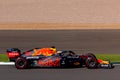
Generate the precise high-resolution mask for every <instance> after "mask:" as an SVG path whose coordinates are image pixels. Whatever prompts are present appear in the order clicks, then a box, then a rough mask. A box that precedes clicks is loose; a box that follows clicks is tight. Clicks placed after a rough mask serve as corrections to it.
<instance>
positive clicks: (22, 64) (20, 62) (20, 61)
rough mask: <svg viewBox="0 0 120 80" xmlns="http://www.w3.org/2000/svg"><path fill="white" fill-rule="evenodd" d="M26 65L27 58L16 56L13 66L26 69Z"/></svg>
mask: <svg viewBox="0 0 120 80" xmlns="http://www.w3.org/2000/svg"><path fill="white" fill-rule="evenodd" d="M27 66H28V63H27V60H26V59H25V58H17V59H16V61H15V67H16V68H17V69H26V68H27Z"/></svg>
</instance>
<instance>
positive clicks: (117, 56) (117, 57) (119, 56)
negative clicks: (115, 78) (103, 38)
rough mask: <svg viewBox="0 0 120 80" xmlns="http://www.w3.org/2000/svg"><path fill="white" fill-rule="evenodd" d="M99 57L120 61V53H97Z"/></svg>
mask: <svg viewBox="0 0 120 80" xmlns="http://www.w3.org/2000/svg"><path fill="white" fill-rule="evenodd" d="M95 55H96V57H97V58H98V59H103V60H110V61H111V62H120V54H95Z"/></svg>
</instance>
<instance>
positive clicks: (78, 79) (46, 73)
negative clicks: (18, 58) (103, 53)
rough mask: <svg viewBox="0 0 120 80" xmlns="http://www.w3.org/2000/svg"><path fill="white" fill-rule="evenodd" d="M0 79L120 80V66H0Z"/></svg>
mask: <svg viewBox="0 0 120 80" xmlns="http://www.w3.org/2000/svg"><path fill="white" fill-rule="evenodd" d="M0 75H1V76H0V80H120V66H116V67H115V68H114V69H86V68H68V69H52V68H51V69H50V68H46V69H45V68H37V69H26V70H18V69H16V68H15V67H14V66H0Z"/></svg>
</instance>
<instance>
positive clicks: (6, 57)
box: [0, 54, 9, 62]
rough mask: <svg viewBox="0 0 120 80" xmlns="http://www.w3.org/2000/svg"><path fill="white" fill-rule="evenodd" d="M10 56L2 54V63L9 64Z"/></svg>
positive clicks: (0, 57)
mask: <svg viewBox="0 0 120 80" xmlns="http://www.w3.org/2000/svg"><path fill="white" fill-rule="evenodd" d="M8 61H9V59H8V56H7V54H0V62H8Z"/></svg>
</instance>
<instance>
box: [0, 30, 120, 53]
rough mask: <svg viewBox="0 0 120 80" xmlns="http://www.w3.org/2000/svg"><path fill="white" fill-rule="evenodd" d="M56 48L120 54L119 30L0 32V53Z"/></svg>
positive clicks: (80, 51)
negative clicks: (8, 49) (13, 49)
mask: <svg viewBox="0 0 120 80" xmlns="http://www.w3.org/2000/svg"><path fill="white" fill-rule="evenodd" d="M51 46H56V47H57V49H58V50H73V51H75V52H76V53H82V54H83V53H88V52H92V53H114V54H119V53H120V30H1V31H0V53H6V49H7V48H14V47H15V48H19V49H20V50H21V51H22V52H24V51H26V50H29V49H32V48H35V47H40V48H41V47H51Z"/></svg>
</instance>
